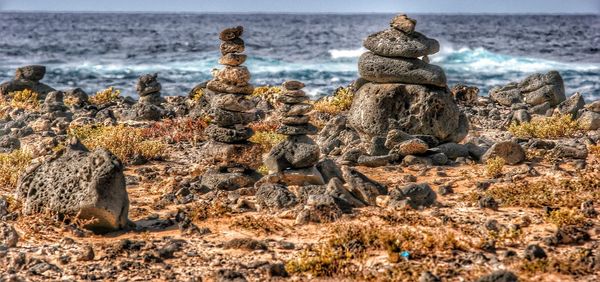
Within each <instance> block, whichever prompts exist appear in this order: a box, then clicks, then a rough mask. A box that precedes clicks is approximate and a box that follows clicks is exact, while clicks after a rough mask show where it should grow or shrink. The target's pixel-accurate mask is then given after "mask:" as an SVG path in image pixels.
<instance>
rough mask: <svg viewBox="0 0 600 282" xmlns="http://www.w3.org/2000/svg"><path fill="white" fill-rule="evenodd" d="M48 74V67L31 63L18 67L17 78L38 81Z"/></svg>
mask: <svg viewBox="0 0 600 282" xmlns="http://www.w3.org/2000/svg"><path fill="white" fill-rule="evenodd" d="M44 75H46V67H45V66H40V65H30V66H24V67H20V68H17V70H16V71H15V79H17V80H27V81H35V82H38V81H40V80H42V79H43V78H44Z"/></svg>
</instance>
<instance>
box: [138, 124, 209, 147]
mask: <svg viewBox="0 0 600 282" xmlns="http://www.w3.org/2000/svg"><path fill="white" fill-rule="evenodd" d="M206 127H208V122H207V121H206V120H205V119H195V118H177V119H165V120H161V121H158V122H155V123H153V124H152V125H151V126H150V127H149V128H145V129H143V130H142V135H143V136H144V137H147V138H150V139H162V140H164V141H165V142H167V143H180V142H188V143H191V144H193V145H196V144H197V143H198V142H201V141H204V140H206V135H205V134H204V130H205V129H206Z"/></svg>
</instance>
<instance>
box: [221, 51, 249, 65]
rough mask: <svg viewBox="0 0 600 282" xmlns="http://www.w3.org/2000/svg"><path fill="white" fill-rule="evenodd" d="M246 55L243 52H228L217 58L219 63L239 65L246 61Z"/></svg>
mask: <svg viewBox="0 0 600 282" xmlns="http://www.w3.org/2000/svg"><path fill="white" fill-rule="evenodd" d="M247 57H248V56H246V55H245V54H238V53H228V54H225V55H223V56H222V57H221V58H220V59H219V64H221V65H226V66H239V65H241V64H243V63H244V62H246V59H247Z"/></svg>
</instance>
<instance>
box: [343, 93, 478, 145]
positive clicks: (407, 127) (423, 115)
mask: <svg viewBox="0 0 600 282" xmlns="http://www.w3.org/2000/svg"><path fill="white" fill-rule="evenodd" d="M390 120H392V121H394V122H390ZM348 125H349V126H350V127H352V128H353V129H355V130H356V131H357V132H358V133H359V135H360V136H361V139H363V140H366V141H370V140H372V138H373V137H374V136H381V137H386V136H387V134H388V131H389V130H391V129H398V130H401V131H404V132H406V133H408V134H422V135H432V136H434V137H436V138H437V139H439V140H440V141H445V142H448V141H454V142H458V141H460V140H462V139H463V138H464V137H465V136H466V134H467V132H468V128H469V126H468V121H467V119H466V117H465V118H461V113H460V110H459V109H458V106H457V105H456V104H455V103H454V101H453V99H452V96H451V94H450V93H449V92H447V91H446V90H442V89H430V88H428V87H426V86H422V85H406V84H375V83H367V84H365V85H363V86H362V87H361V88H360V89H359V90H358V92H357V93H356V94H355V97H354V101H353V103H352V107H351V108H350V111H349V115H348Z"/></svg>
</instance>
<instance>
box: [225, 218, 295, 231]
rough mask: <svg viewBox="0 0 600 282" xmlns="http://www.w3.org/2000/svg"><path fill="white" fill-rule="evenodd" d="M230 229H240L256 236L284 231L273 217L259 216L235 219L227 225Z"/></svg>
mask: <svg viewBox="0 0 600 282" xmlns="http://www.w3.org/2000/svg"><path fill="white" fill-rule="evenodd" d="M229 227H231V228H241V229H244V230H249V231H252V232H255V233H258V234H266V235H269V234H273V233H276V232H279V231H282V230H284V229H285V226H284V225H283V224H281V223H280V222H278V221H277V219H276V218H275V217H272V216H266V215H259V216H250V215H246V216H242V217H237V218H235V219H234V220H233V222H231V224H230V225H229Z"/></svg>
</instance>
